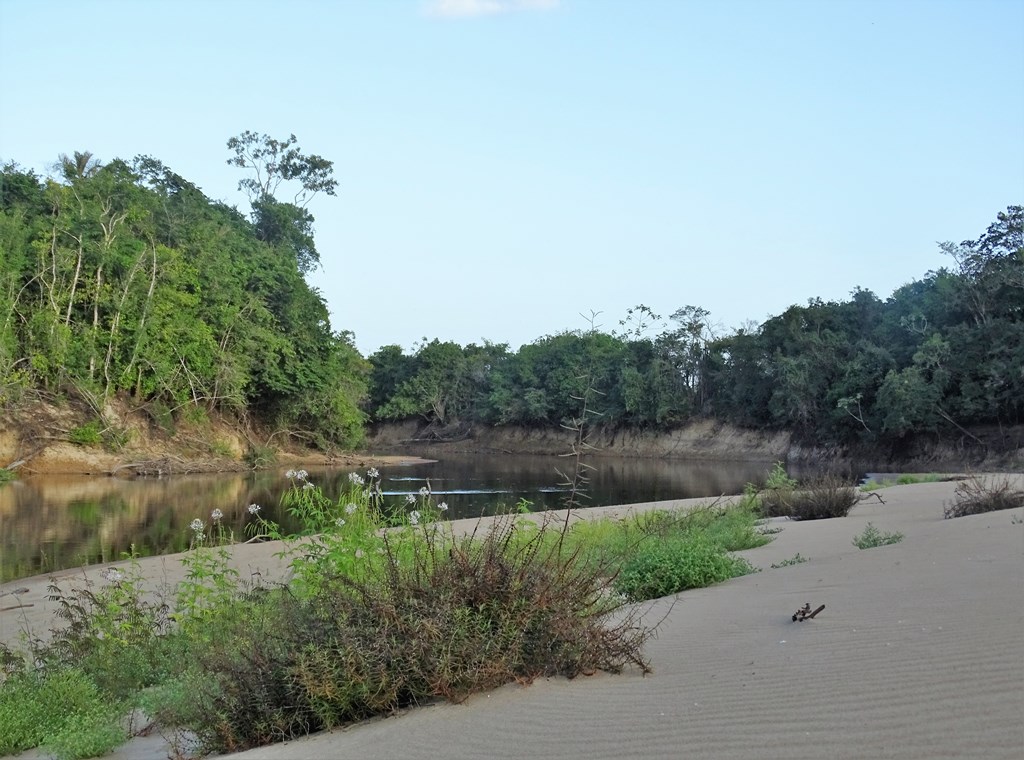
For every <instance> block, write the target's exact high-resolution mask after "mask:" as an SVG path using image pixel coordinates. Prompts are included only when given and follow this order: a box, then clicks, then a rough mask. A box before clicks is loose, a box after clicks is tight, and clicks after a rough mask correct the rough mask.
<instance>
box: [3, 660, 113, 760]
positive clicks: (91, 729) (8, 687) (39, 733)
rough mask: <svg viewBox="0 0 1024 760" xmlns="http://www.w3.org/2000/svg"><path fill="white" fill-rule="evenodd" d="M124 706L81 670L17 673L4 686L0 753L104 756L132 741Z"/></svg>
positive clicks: (67, 669)
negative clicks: (42, 750) (43, 749)
mask: <svg viewBox="0 0 1024 760" xmlns="http://www.w3.org/2000/svg"><path fill="white" fill-rule="evenodd" d="M122 708H123V706H122V705H120V704H119V703H117V702H116V701H115V700H111V699H110V698H109V697H108V696H106V695H104V694H103V693H102V691H101V690H100V689H99V688H98V687H97V686H96V684H95V683H93V681H92V680H90V679H89V677H88V676H87V675H86V674H85V673H83V672H82V671H81V670H78V669H77V668H64V669H60V670H55V671H52V672H49V673H46V674H40V673H36V672H31V673H30V672H20V673H14V674H12V675H10V676H9V677H8V678H7V679H6V680H5V681H4V682H3V684H2V685H0V726H2V727H3V729H2V730H0V755H10V754H15V753H17V752H22V751H24V750H26V749H31V748H33V747H38V746H40V745H46V746H47V747H48V748H49V749H50V750H51V752H53V753H54V754H55V755H56V756H57V757H58V758H61V759H63V758H81V757H94V756H96V755H101V754H105V753H107V752H109V751H110V750H111V749H113V748H114V747H117V746H118V745H120V744H121V743H123V742H124V741H125V739H126V738H127V737H126V735H125V731H124V729H123V728H120V725H119V718H120V712H121V710H122Z"/></svg>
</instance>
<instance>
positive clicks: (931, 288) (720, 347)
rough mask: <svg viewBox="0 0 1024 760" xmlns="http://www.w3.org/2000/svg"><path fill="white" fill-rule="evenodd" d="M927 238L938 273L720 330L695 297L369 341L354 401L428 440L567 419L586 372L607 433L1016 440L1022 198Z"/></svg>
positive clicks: (824, 442)
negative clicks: (600, 316)
mask: <svg viewBox="0 0 1024 760" xmlns="http://www.w3.org/2000/svg"><path fill="white" fill-rule="evenodd" d="M940 249H941V251H942V253H943V254H945V255H946V256H948V262H949V267H948V268H946V267H943V268H940V269H937V270H936V271H933V272H929V273H928V274H927V275H926V276H925V277H924V278H923V279H921V280H918V281H915V282H911V283H908V284H906V285H904V286H902V287H900V288H898V289H897V290H896V291H895V292H894V293H893V294H892V295H891V296H890V297H889V298H888V299H885V300H882V299H881V298H879V297H878V296H876V295H875V294H874V293H872V292H870V291H867V290H862V289H859V288H856V289H854V290H853V292H852V294H851V297H850V299H849V300H847V301H840V302H825V301H822V300H820V299H811V300H810V301H809V302H808V303H807V305H806V306H792V307H790V308H789V309H787V310H786V311H785V312H784V313H783V314H781V315H779V316H776V317H772V318H770V319H768V320H767V321H766V322H764V323H763V324H761V325H760V326H748V327H744V328H741V329H739V330H737V331H736V332H734V333H731V334H729V333H727V332H723V331H721V330H720V329H718V328H716V327H715V325H714V322H713V318H712V315H711V314H710V313H709V312H707V311H706V310H705V309H702V308H700V307H696V306H687V307H684V308H681V309H679V310H678V311H676V312H674V313H673V314H672V315H671V316H670V317H669V319H668V320H662V319H661V317H660V316H659V315H657V314H654V313H652V312H651V311H650V309H648V308H646V307H644V306H639V307H636V308H635V309H632V310H630V313H629V314H628V315H627V317H626V319H624V320H623V321H621V322H620V323H619V326H618V328H617V329H616V330H612V331H610V332H604V331H601V330H598V329H587V330H584V331H576V332H568V333H562V334H558V335H551V336H546V337H543V338H540V339H538V340H537V341H535V342H533V343H531V344H529V345H526V346H523V347H522V348H521V349H519V350H518V351H511V350H509V347H508V346H506V345H503V344H495V343H489V342H484V343H483V344H482V345H475V344H471V345H468V346H459V345H457V344H454V343H450V342H442V341H439V340H433V341H429V342H428V341H426V340H425V341H424V342H423V343H422V344H421V345H419V346H418V347H417V348H416V349H415V350H414V351H413V352H412V353H410V354H406V353H405V352H403V350H402V349H401V348H400V347H398V346H385V347H384V348H381V349H380V350H379V351H377V352H376V353H374V354H373V355H372V356H371V357H370V363H371V365H372V373H371V382H370V395H369V404H368V411H369V413H370V415H371V416H372V418H373V419H374V420H402V419H410V418H419V419H420V420H422V422H423V424H424V426H425V427H426V429H425V430H424V432H423V433H422V436H423V437H424V438H434V439H444V438H445V437H455V436H458V435H460V434H463V433H464V431H465V430H466V429H468V428H469V427H470V426H474V425H477V426H478V425H492V426H503V425H517V426H522V427H527V428H530V427H536V428H545V427H551V428H553V427H557V426H558V425H560V424H566V423H567V421H570V420H571V419H572V418H573V416H574V414H575V413H576V411H577V408H578V403H579V402H578V400H577V399H578V398H579V397H580V396H581V395H582V390H583V385H582V384H583V378H584V377H586V378H587V381H588V382H589V383H591V384H592V387H593V388H594V389H595V390H596V391H597V392H598V393H599V394H600V395H599V399H598V401H597V403H596V405H595V409H596V410H597V411H599V412H600V414H601V417H600V424H601V425H605V426H609V427H611V428H616V427H626V428H635V429H648V430H665V429H671V428H673V427H678V426H681V425H684V424H686V423H688V422H691V421H694V420H699V419H713V420H718V421H722V422H728V423H731V424H733V425H736V426H738V427H741V428H747V429H751V428H752V429H761V430H788V431H792V432H793V433H794V434H795V435H796V436H797V438H798V440H800V441H802V442H804V443H808V444H811V445H816V446H824V447H828V446H841V447H854V448H856V447H861V448H864V449H869V450H873V451H881V452H883V453H884V454H889V455H891V456H893V457H894V458H898V457H899V456H900V455H901V454H903V453H904V452H905V451H906V450H907V448H908V447H909V446H910V445H911V444H912V443H913V442H914V440H915V437H921V436H925V437H931V438H933V439H936V438H940V437H945V438H946V439H947V440H951V441H954V442H955V443H956V445H957V446H959V447H960V448H961V449H969V448H970V447H971V446H976V447H980V448H984V447H985V445H987V444H988V443H989V442H994V443H995V445H996V446H997V447H998V445H1000V444H1002V445H1005V446H1007V447H1008V448H1016V447H1019V446H1020V442H1019V441H1006V440H1002V438H1005V436H1006V433H1007V431H1008V430H1009V429H1010V428H1011V427H1012V426H1014V425H1020V424H1021V423H1022V422H1024V374H1022V373H1021V372H1020V371H1019V368H1020V367H1021V366H1024V208H1022V207H1021V206H1011V207H1009V208H1008V209H1007V211H1006V212H1005V213H999V214H998V215H997V218H996V220H995V222H993V224H992V225H991V226H990V227H989V228H988V230H986V231H985V232H984V234H982V235H981V236H980V237H978V238H977V239H975V240H965V241H964V242H962V243H960V244H954V243H943V244H942V245H941V246H940ZM986 426H988V427H987V428H986ZM987 433H992V434H991V435H988V434H987ZM982 436H985V438H986V440H984V441H983V439H982Z"/></svg>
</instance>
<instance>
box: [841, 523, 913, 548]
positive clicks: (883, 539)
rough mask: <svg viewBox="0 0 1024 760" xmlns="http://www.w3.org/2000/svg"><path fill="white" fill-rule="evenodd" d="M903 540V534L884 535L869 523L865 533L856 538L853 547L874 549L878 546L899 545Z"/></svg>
mask: <svg viewBox="0 0 1024 760" xmlns="http://www.w3.org/2000/svg"><path fill="white" fill-rule="evenodd" d="M902 540H903V534H902V533H882V532H881V531H880V530H879V529H878V528H876V527H875V526H874V525H872V524H871V523H868V524H867V526H866V527H865V528H864V532H863V533H861V534H860V535H858V536H855V537H854V539H853V545H854V546H856V547H857V548H858V549H874V548H875V547H876V546H888V545H889V544H898V543H899V542H900V541H902Z"/></svg>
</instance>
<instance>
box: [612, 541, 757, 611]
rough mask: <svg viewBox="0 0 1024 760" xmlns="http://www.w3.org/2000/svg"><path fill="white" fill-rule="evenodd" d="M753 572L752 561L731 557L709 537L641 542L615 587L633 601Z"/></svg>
mask: <svg viewBox="0 0 1024 760" xmlns="http://www.w3.org/2000/svg"><path fill="white" fill-rule="evenodd" d="M751 572H753V568H752V567H751V566H750V563H749V562H747V561H746V560H744V559H741V558H738V557H731V556H729V555H728V554H726V553H725V551H724V550H723V549H722V547H721V546H720V545H718V544H716V543H715V542H713V541H712V540H710V539H709V538H708V537H706V536H702V535H692V536H689V537H687V538H684V539H681V540H676V541H667V542H665V541H658V542H654V541H652V542H647V543H644V544H642V545H641V546H640V547H639V548H638V549H637V552H636V554H635V555H634V556H633V557H632V558H630V559H629V560H627V561H626V563H625V564H624V565H623V567H622V570H621V571H620V572H619V574H618V576H617V577H616V578H615V582H614V586H615V590H616V591H618V592H619V593H620V594H622V595H623V596H625V597H626V599H628V600H629V601H631V602H638V601H643V600H645V599H656V598H658V597H662V596H669V595H670V594H675V593H678V592H680V591H685V590H686V589H690V588H701V587H703V586H710V585H711V584H713V583H720V582H721V581H725V580H728V579H730V578H735V577H737V576H740V575H746V574H748V573H751Z"/></svg>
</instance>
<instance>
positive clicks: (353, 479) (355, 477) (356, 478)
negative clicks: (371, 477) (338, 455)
mask: <svg viewBox="0 0 1024 760" xmlns="http://www.w3.org/2000/svg"><path fill="white" fill-rule="evenodd" d="M348 480H349V482H350V483H351V484H352V485H354V486H361V485H362V484H363V483H365V482H366V481H365V480H363V479H362V477H360V475H359V473H357V472H350V473H349V474H348Z"/></svg>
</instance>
